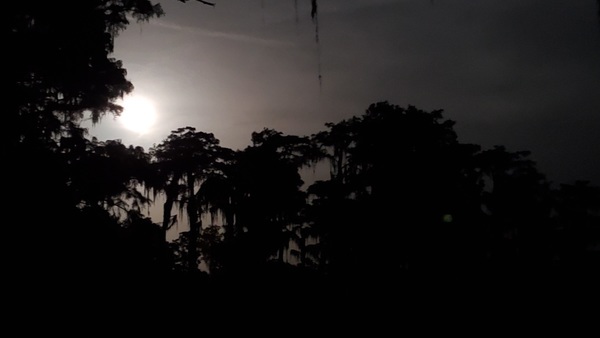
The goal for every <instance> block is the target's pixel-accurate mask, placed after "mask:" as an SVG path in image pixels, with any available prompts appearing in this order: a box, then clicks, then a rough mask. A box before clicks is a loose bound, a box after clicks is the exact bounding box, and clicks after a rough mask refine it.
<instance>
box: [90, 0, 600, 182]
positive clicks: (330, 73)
mask: <svg viewBox="0 0 600 338" xmlns="http://www.w3.org/2000/svg"><path fill="white" fill-rule="evenodd" d="M215 1H216V3H217V6H216V7H209V6H204V5H201V4H200V3H197V2H195V1H193V0H192V1H190V2H188V3H186V4H183V3H180V2H177V1H175V0H162V1H160V3H161V4H162V6H163V9H164V10H165V12H166V15H165V16H164V17H162V18H160V19H155V20H151V21H150V22H149V23H143V24H136V23H134V24H132V25H131V26H130V27H129V28H128V29H127V30H126V31H125V32H123V33H122V34H121V35H120V36H119V37H118V38H117V39H116V45H115V53H114V57H115V58H117V59H121V60H122V61H123V63H124V67H125V68H126V69H127V70H128V78H129V79H130V80H131V81H132V82H133V84H134V86H135V91H134V94H135V95H141V96H144V97H147V98H149V99H151V100H152V101H153V102H154V104H155V107H156V111H157V114H158V117H157V121H156V124H155V125H154V127H153V128H152V130H151V131H150V132H147V133H145V134H143V135H140V134H139V133H135V132H132V131H130V130H128V129H125V128H124V127H123V126H122V125H121V124H119V123H118V121H115V120H114V119H113V118H112V117H109V116H107V117H105V118H104V119H103V120H102V122H101V123H100V124H98V125H96V126H94V127H92V128H90V135H91V136H96V137H98V138H99V139H101V140H106V139H121V140H122V141H123V143H125V144H133V145H139V146H142V147H144V148H145V149H148V148H149V147H151V146H152V145H153V144H157V143H160V142H161V141H162V140H163V139H165V138H166V137H167V135H168V134H169V133H170V131H171V130H174V129H176V128H179V127H184V126H193V127H195V128H196V129H197V130H199V131H204V132H212V133H214V134H215V136H216V137H217V138H218V139H220V140H221V143H222V145H224V146H226V147H230V148H233V149H243V148H245V147H246V146H247V145H249V144H250V134H251V133H252V132H253V131H260V130H262V129H263V128H264V127H268V128H274V129H276V130H279V131H281V132H284V133H289V134H296V135H310V134H312V133H315V132H318V131H320V130H324V129H325V127H324V123H326V122H339V121H340V120H341V119H344V118H349V117H351V116H354V115H361V114H362V113H364V111H365V109H366V108H367V107H368V105H369V104H371V103H374V102H377V101H382V100H387V101H389V102H390V103H392V104H396V105H400V106H407V105H414V106H416V107H418V108H421V109H424V110H433V109H444V111H445V117H446V118H449V119H452V120H455V121H456V122H457V124H456V126H455V130H456V131H457V133H458V135H459V140H460V141H461V142H464V143H477V144H480V145H482V146H483V147H485V148H489V147H492V146H493V145H496V144H498V145H505V146H506V147H507V148H508V150H511V151H517V150H530V151H532V158H533V159H534V160H535V161H536V162H537V163H538V166H539V169H540V170H541V171H542V172H543V173H545V174H547V177H548V179H549V180H551V181H553V182H558V183H564V182H572V181H573V180H575V179H583V180H592V182H593V183H594V184H597V185H598V184H600V23H599V20H598V15H597V12H598V8H597V2H596V1H595V0H537V1H534V0H434V1H431V0H396V1H393V0H320V1H319V30H320V44H319V45H317V44H316V43H315V25H314V23H313V22H312V21H311V18H310V1H309V0H298V1H297V2H298V11H297V15H296V11H295V9H294V0H262V1H261V0H215ZM319 50H320V53H319ZM319 60H320V64H321V74H322V86H319V80H318V69H319Z"/></svg>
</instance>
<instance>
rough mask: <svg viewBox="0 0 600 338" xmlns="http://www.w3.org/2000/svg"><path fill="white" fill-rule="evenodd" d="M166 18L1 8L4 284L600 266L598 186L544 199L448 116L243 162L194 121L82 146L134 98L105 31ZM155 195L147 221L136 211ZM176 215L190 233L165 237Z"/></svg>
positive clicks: (520, 169) (353, 127) (271, 137)
mask: <svg viewBox="0 0 600 338" xmlns="http://www.w3.org/2000/svg"><path fill="white" fill-rule="evenodd" d="M73 13H77V15H74V14H73ZM162 14H163V13H162V9H161V8H160V6H158V5H153V4H152V3H151V2H150V1H146V0H140V1H103V0H90V1H80V2H71V1H53V2H42V1H34V2H27V3H12V4H11V6H10V11H9V12H8V16H7V18H6V21H7V24H6V25H5V30H6V33H7V34H6V36H7V38H6V47H7V48H6V50H7V51H9V52H8V53H6V57H7V61H6V63H7V65H9V66H8V67H7V69H6V72H5V77H4V78H5V81H6V83H7V86H6V88H5V93H6V95H5V97H4V115H3V118H4V122H5V123H4V124H3V125H4V130H3V133H2V134H0V135H1V139H0V144H2V154H1V155H2V163H3V169H4V170H3V172H2V175H3V177H4V185H3V188H4V199H3V203H2V206H3V209H2V210H3V213H2V217H3V222H2V225H3V230H4V236H3V237H2V238H3V245H2V262H1V266H0V268H1V269H2V272H3V276H7V277H6V280H11V279H15V278H16V279H18V280H19V281H26V282H28V283H36V282H37V281H45V282H47V281H51V280H53V279H56V278H60V277H65V276H78V277H81V278H83V277H84V276H86V277H89V276H93V277H95V278H94V279H93V280H97V279H98V278H101V277H110V278H109V282H108V283H107V284H104V285H111V283H112V284H114V283H117V284H119V283H120V284H119V285H123V283H128V282H124V281H128V280H129V279H128V278H133V276H146V277H148V276H160V277H161V278H162V277H163V276H175V277H176V278H177V277H181V278H183V279H185V280H188V281H191V280H196V278H197V279H203V280H205V281H208V280H210V281H223V280H244V281H248V280H252V279H256V280H270V279H274V280H277V278H284V279H285V280H286V281H287V282H290V281H296V282H293V283H300V282H298V281H302V282H301V284H302V285H303V286H306V285H307V284H310V283H309V281H321V280H325V281H327V283H330V282H331V283H333V284H335V285H337V286H341V288H342V289H347V290H352V289H353V288H354V286H356V287H359V286H360V285H364V284H365V283H367V284H369V283H379V282H383V281H385V282H386V283H393V281H397V280H398V279H399V278H401V276H407V275H433V274H439V275H443V276H444V278H452V276H466V275H471V274H473V273H474V272H485V273H500V274H504V273H509V272H528V273H530V272H535V271H538V272H544V271H577V272H586V271H594V270H595V269H597V268H598V266H599V258H598V253H599V250H598V246H599V240H600V234H599V224H600V222H599V217H600V215H599V206H600V196H599V195H600V193H599V189H598V187H596V186H593V185H591V184H589V183H586V182H574V183H571V184H565V185H561V186H559V187H558V188H553V187H552V186H551V185H550V184H549V182H548V181H547V180H546V179H545V177H544V175H543V174H542V173H540V172H539V171H538V170H537V168H536V166H535V163H534V162H533V161H532V160H531V159H530V158H529V157H528V153H526V152H513V151H509V150H507V149H505V148H503V147H496V148H493V149H481V147H479V146H477V145H472V144H462V143H460V142H458V138H457V135H456V133H455V131H454V130H453V122H452V121H449V120H446V119H444V118H443V116H442V112H441V111H433V112H425V111H422V110H419V109H417V108H416V107H410V106H409V107H407V108H402V107H398V106H395V105H392V104H389V103H387V102H379V103H375V104H373V105H371V106H370V107H369V108H368V109H367V110H366V112H365V113H364V114H362V115H360V116H355V117H353V118H350V119H347V120H343V121H339V122H337V123H330V124H327V125H326V126H325V128H324V130H323V131H322V132H319V133H316V134H315V135H311V136H296V135H284V134H282V133H280V132H278V131H276V130H271V129H264V130H262V131H257V132H255V133H253V134H252V137H251V141H252V142H251V145H250V146H248V147H247V148H246V149H243V150H239V151H234V150H232V149H227V148H225V147H222V146H220V144H219V140H218V139H217V138H216V137H215V136H214V135H213V134H210V133H206V132H202V131H197V130H196V129H194V128H193V127H183V128H181V129H178V130H175V131H173V132H172V133H171V135H169V136H168V137H167V138H166V139H165V140H164V141H162V142H161V143H160V144H158V145H156V146H155V147H153V148H152V149H149V150H145V149H142V148H140V147H135V146H127V145H124V144H122V143H121V142H119V141H117V140H109V141H99V140H96V139H89V138H87V137H86V131H85V130H84V129H83V128H82V127H81V125H80V123H81V121H82V119H83V118H84V117H86V116H91V119H92V120H93V121H94V122H98V121H99V120H100V119H101V118H102V117H103V116H104V115H105V114H106V113H112V114H114V115H118V114H119V113H120V112H121V110H122V107H120V106H118V105H117V104H115V102H116V100H117V99H118V98H119V97H122V96H123V95H125V94H127V93H129V92H131V91H132V90H133V85H132V84H131V83H130V82H129V81H128V80H127V79H126V70H125V68H123V65H122V63H121V62H120V61H119V60H116V59H114V58H112V57H111V53H112V51H113V47H114V38H115V36H116V35H117V34H118V33H119V32H120V31H121V30H123V29H124V28H125V27H127V25H128V24H129V20H130V19H131V18H133V19H136V20H149V19H151V18H154V17H157V16H160V15H162ZM322 164H326V165H329V166H330V169H331V170H330V177H329V178H328V179H327V180H323V181H317V182H314V183H312V184H310V185H309V187H308V188H307V189H302V187H303V184H304V182H303V181H302V177H301V175H300V172H301V170H303V168H307V167H311V166H315V165H322ZM158 196H161V197H162V199H161V201H163V200H164V202H162V205H153V207H154V208H161V210H162V211H163V217H162V219H160V220H158V221H155V220H152V219H150V218H149V217H148V216H147V214H146V213H145V210H146V209H147V208H148V206H150V205H152V203H153V201H155V200H158V199H157V197H158ZM176 215H184V216H185V218H186V220H185V223H187V224H188V225H189V231H187V232H183V233H181V234H180V236H179V237H178V238H177V239H176V240H175V241H167V240H166V234H167V232H168V231H169V229H170V228H171V227H173V226H174V225H175V224H178V222H179V224H181V223H183V222H184V221H183V220H181V219H177V218H176ZM200 267H203V268H204V269H205V271H209V272H210V275H209V274H207V272H203V271H201V270H200ZM208 276H210V277H208ZM286 276H289V277H291V278H287V277H286ZM399 276H400V277H399ZM145 280H146V281H157V280H160V278H146V279H145ZM116 281H118V282H116ZM19 283H20V282H17V284H19ZM129 283H130V282H129ZM209 283H210V282H209ZM317 284H319V283H317ZM128 285H129V284H128ZM265 285H268V286H269V287H281V285H284V284H283V283H279V284H278V283H275V282H269V283H266V284H265ZM294 285H296V284H294ZM319 285H320V284H319ZM370 285H372V284H370Z"/></svg>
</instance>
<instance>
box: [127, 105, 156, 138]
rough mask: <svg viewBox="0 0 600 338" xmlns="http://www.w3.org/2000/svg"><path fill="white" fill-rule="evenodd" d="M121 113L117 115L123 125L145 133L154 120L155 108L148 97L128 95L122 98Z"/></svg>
mask: <svg viewBox="0 0 600 338" xmlns="http://www.w3.org/2000/svg"><path fill="white" fill-rule="evenodd" d="M122 105H123V113H121V116H120V117H119V120H120V121H121V124H122V125H123V127H125V128H127V129H129V130H131V131H133V132H136V133H139V134H145V133H147V132H149V131H150V128H151V127H152V126H153V125H154V122H156V110H155V108H154V104H153V103H152V101H150V100H149V99H147V98H145V97H142V96H130V97H126V98H125V99H124V100H123V104H122Z"/></svg>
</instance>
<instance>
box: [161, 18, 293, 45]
mask: <svg viewBox="0 0 600 338" xmlns="http://www.w3.org/2000/svg"><path fill="white" fill-rule="evenodd" d="M151 24H152V25H155V26H158V27H162V28H167V29H172V30H176V31H180V32H185V33H188V34H194V35H202V36H206V37H211V38H217V39H226V40H231V41H236V42H246V43H253V44H260V45H267V46H281V47H289V46H293V45H294V44H293V43H292V42H290V41H284V40H276V39H267V38H262V37H258V36H252V35H247V34H240V33H232V32H222V31H215V30H210V29H204V28H199V27H193V26H184V25H180V24H176V23H173V22H168V21H165V20H154V21H151Z"/></svg>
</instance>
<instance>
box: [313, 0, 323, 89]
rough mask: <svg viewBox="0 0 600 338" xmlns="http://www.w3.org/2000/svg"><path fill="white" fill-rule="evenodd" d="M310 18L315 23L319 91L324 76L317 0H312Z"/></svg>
mask: <svg viewBox="0 0 600 338" xmlns="http://www.w3.org/2000/svg"><path fill="white" fill-rule="evenodd" d="M310 16H311V17H312V19H313V22H314V23H315V42H316V43H317V58H318V60H317V73H318V76H319V90H320V89H321V87H322V85H323V76H322V75H321V44H320V43H319V11H318V9H317V0H311V10H310Z"/></svg>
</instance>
